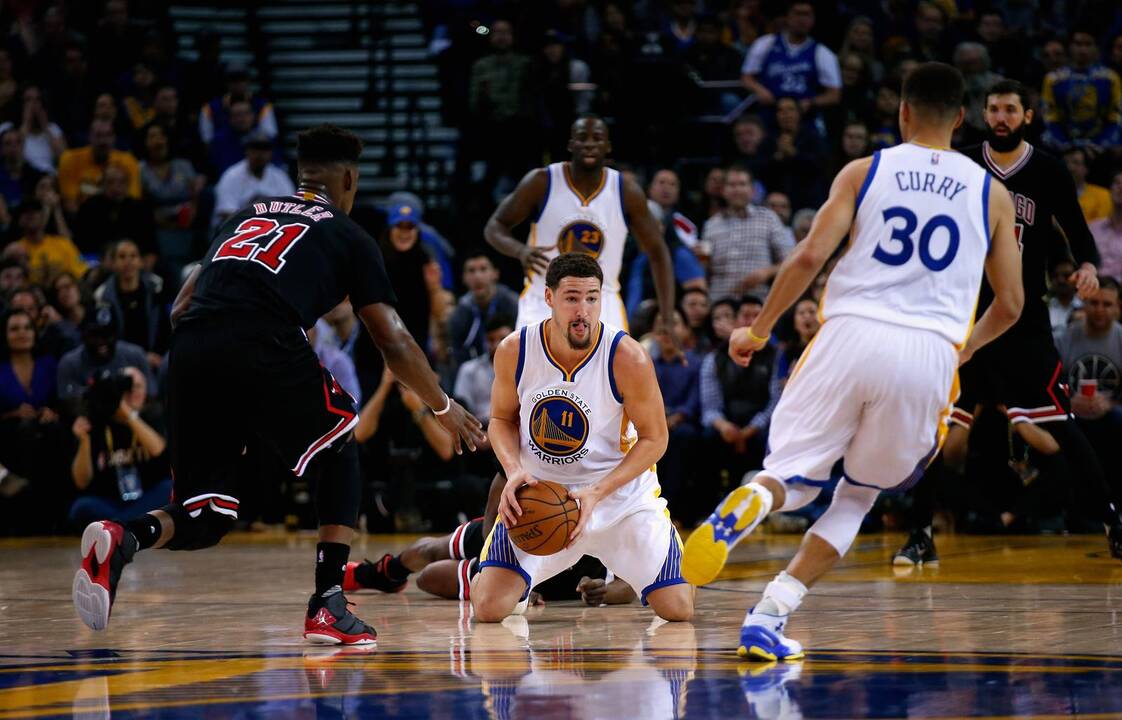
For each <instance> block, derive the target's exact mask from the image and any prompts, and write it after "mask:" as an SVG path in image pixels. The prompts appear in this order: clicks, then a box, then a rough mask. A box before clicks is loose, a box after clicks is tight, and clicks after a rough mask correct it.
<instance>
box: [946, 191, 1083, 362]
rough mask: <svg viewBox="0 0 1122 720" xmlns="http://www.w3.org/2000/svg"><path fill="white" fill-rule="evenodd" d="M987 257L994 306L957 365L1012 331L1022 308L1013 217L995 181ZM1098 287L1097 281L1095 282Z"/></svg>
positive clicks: (1022, 289) (1006, 194)
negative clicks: (1010, 329) (1008, 331)
mask: <svg viewBox="0 0 1122 720" xmlns="http://www.w3.org/2000/svg"><path fill="white" fill-rule="evenodd" d="M989 204H990V233H991V234H990V237H991V241H990V254H989V257H987V258H986V279H987V280H989V283H990V287H992V288H993V294H994V299H993V303H992V304H991V305H990V306H989V307H988V308H987V309H986V312H985V313H983V314H982V317H981V318H979V319H978V323H977V324H976V325H975V326H974V332H973V333H971V335H970V337H969V339H967V341H966V345H965V346H964V347H963V349H962V352H961V353H960V356H959V361H960V363H964V362H966V361H967V360H969V359H970V358H971V357H973V355H974V353H975V352H977V351H978V348H980V347H982V346H983V345H985V344H987V343H989V342H991V341H992V340H994V339H996V338H997V337H998V336H999V335H1001V334H1002V333H1003V332H1005V331H1006V330H1008V329H1009V328H1011V327H1013V323H1015V322H1017V318H1019V317H1020V316H1021V309H1022V308H1023V307H1024V304H1025V286H1024V283H1023V282H1022V280H1021V251H1020V249H1019V248H1018V246H1017V238H1016V235H1015V233H1014V230H1013V226H1014V223H1015V222H1016V214H1015V212H1014V209H1013V200H1012V199H1011V198H1010V197H1009V191H1008V190H1006V189H1005V186H1004V185H1002V184H1001V183H1000V182H998V181H997V180H992V181H991V182H990V196H989ZM1096 284H1097V281H1096Z"/></svg>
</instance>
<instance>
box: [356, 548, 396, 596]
mask: <svg viewBox="0 0 1122 720" xmlns="http://www.w3.org/2000/svg"><path fill="white" fill-rule="evenodd" d="M392 559H393V555H390V554H389V553H386V554H385V555H383V556H382V557H381V558H380V559H379V560H378V562H370V561H369V560H363V561H362V562H361V563H357V562H349V563H347V566H346V569H345V570H344V571H343V592H356V591H358V590H381V591H382V592H385V593H397V592H401V591H402V590H404V589H405V586H406V585H408V584H409V580H408V578H407V579H405V580H394V579H393V578H391V577H390V573H389V567H390V560H392Z"/></svg>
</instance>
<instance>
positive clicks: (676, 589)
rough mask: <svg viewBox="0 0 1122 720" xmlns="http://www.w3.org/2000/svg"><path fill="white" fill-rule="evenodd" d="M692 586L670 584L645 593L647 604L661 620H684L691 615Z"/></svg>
mask: <svg viewBox="0 0 1122 720" xmlns="http://www.w3.org/2000/svg"><path fill="white" fill-rule="evenodd" d="M693 595H694V591H693V587H692V586H690V585H685V584H682V585H670V586H669V587H664V588H659V589H658V590H655V591H654V592H652V593H650V594H649V595H647V604H648V605H650V606H651V609H652V610H654V611H655V614H656V615H658V616H659V617H660V618H662V619H663V620H668V621H670V622H686V621H687V620H689V619H690V618H692V617H693Z"/></svg>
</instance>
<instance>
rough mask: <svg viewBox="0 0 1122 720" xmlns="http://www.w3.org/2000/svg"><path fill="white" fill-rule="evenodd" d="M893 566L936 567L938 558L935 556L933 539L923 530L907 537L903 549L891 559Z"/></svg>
mask: <svg viewBox="0 0 1122 720" xmlns="http://www.w3.org/2000/svg"><path fill="white" fill-rule="evenodd" d="M892 564H893V565H938V564H939V556H938V555H936V554H935V539H934V538H932V537H930V536H928V534H927V533H926V532H924V531H923V530H915V531H913V532H912V534H911V535H909V536H908V541H907V542H906V543H904V547H902V548H900V549H899V550H897V551H896V554H895V555H894V556H893V557H892Z"/></svg>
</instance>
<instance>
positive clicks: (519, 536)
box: [507, 480, 580, 555]
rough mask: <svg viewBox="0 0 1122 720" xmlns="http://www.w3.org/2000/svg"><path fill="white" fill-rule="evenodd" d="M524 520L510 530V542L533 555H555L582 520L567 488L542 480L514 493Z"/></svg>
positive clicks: (524, 486)
mask: <svg viewBox="0 0 1122 720" xmlns="http://www.w3.org/2000/svg"><path fill="white" fill-rule="evenodd" d="M515 497H517V498H518V506H519V507H521V508H522V517H520V518H518V524H517V525H515V526H514V527H512V528H508V529H507V533H508V534H509V535H510V539H511V541H513V542H514V544H515V545H517V546H518V548H519V549H520V550H522V551H523V552H528V553H530V554H531V555H552V554H553V553H556V552H561V551H562V550H564V549H565V546H566V545H568V544H569V534H570V533H571V532H573V528H575V527H576V526H577V521H578V520H580V509H579V508H578V507H577V501H576V500H573V499H572V498H570V497H569V491H568V490H566V489H565V486H564V485H560V484H558V483H555V482H549V481H548V480H541V481H539V482H538V484H537V485H523V486H522V487H520V488H518V490H517V492H516V493H515Z"/></svg>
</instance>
